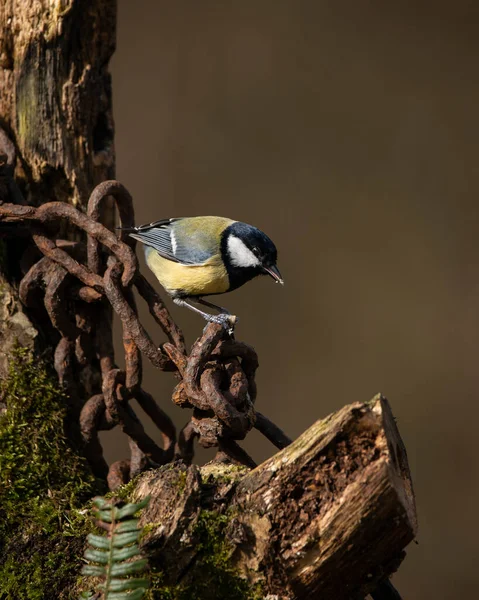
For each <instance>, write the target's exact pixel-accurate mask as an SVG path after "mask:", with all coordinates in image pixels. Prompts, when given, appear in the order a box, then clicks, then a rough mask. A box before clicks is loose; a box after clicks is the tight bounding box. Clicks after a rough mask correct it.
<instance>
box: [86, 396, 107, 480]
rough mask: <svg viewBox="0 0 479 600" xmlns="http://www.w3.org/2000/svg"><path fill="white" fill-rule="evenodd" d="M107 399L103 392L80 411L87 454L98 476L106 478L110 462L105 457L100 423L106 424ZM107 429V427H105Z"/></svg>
mask: <svg viewBox="0 0 479 600" xmlns="http://www.w3.org/2000/svg"><path fill="white" fill-rule="evenodd" d="M104 416H105V401H104V399H103V394H96V395H95V396H92V397H91V398H90V399H89V400H87V402H86V403H85V405H84V406H83V408H82V411H81V413H80V431H81V434H82V437H83V443H84V448H83V451H84V453H85V456H86V458H87V460H88V462H89V463H90V466H91V468H92V471H93V473H94V475H96V477H99V478H101V479H106V478H107V475H108V464H107V462H106V460H105V459H104V457H103V448H102V446H101V444H100V440H99V438H98V432H99V431H100V425H101V423H102V421H103V425H105V419H104ZM103 428H104V429H106V427H103Z"/></svg>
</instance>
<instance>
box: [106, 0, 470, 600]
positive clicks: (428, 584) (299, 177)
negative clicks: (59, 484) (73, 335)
mask: <svg viewBox="0 0 479 600" xmlns="http://www.w3.org/2000/svg"><path fill="white" fill-rule="evenodd" d="M393 4H397V6H393ZM399 4H400V3H384V2H379V1H377V2H334V1H332V0H329V1H326V0H320V1H317V2H305V1H297V2H286V1H282V0H280V1H262V2H254V3H253V2H221V3H220V2H205V1H203V2H164V1H157V2H131V0H120V2H119V7H120V11H119V32H118V50H117V53H116V55H115V57H114V62H113V89H114V108H115V119H116V147H117V157H118V160H117V165H118V169H117V175H118V178H119V179H120V180H121V181H122V182H123V183H124V184H125V185H126V186H127V187H128V188H129V189H130V191H131V192H132V193H133V196H134V198H135V205H136V211H137V222H138V223H143V222H149V221H152V220H155V219H159V218H161V217H169V216H181V215H201V214H213V215H216V214H217V215H224V216H229V217H232V218H235V219H239V220H243V221H247V222H250V223H253V224H255V225H257V226H258V227H260V228H262V229H264V230H265V231H266V232H267V233H268V234H269V235H270V236H271V237H272V238H273V240H274V241H275V242H276V244H277V246H278V248H279V256H280V258H279V266H280V269H281V271H282V273H283V275H284V277H285V279H286V286H285V287H284V288H280V287H279V286H275V285H273V283H272V282H271V280H270V279H266V278H264V279H261V280H256V281H254V282H252V283H250V284H248V285H247V286H245V287H244V288H242V289H241V290H238V291H237V292H235V293H233V294H231V295H230V296H228V297H223V298H221V302H222V303H224V304H225V305H226V306H228V307H229V308H230V309H231V310H232V311H233V312H235V313H236V314H239V315H240V317H241V322H240V325H239V327H238V330H237V337H238V338H240V339H243V340H245V341H247V342H248V343H250V344H252V345H254V346H255V348H256V349H257V351H258V353H259V356H260V361H261V368H260V370H259V373H258V387H259V395H258V405H259V407H260V408H261V410H262V411H264V412H265V413H266V414H268V415H269V416H270V417H271V418H272V419H273V420H274V421H275V422H276V423H278V424H279V425H280V426H281V427H283V428H284V429H285V430H286V431H287V432H288V433H289V434H290V435H291V436H297V435H299V434H300V433H301V432H302V431H303V430H304V429H305V428H307V427H308V426H309V425H310V424H311V423H313V422H314V421H315V420H316V419H318V418H320V417H323V416H325V415H326V414H328V413H329V412H331V411H334V410H337V409H339V408H340V407H341V406H343V405H344V404H347V403H350V402H353V401H356V400H368V399H369V398H370V397H372V396H373V395H374V394H375V393H377V392H379V391H380V392H382V393H383V394H385V395H386V396H387V397H388V398H389V400H390V402H391V404H392V407H393V411H394V413H395V415H396V417H397V419H398V424H399V428H400V431H401V433H402V436H403V438H404V441H405V443H406V446H407V449H408V454H409V460H410V466H411V470H412V473H413V477H414V484H415V490H416V494H417V505H418V511H419V523H420V530H419V536H418V541H419V545H417V546H416V545H414V544H412V545H411V546H410V548H409V550H408V556H407V558H406V561H405V562H404V564H403V566H402V567H401V569H400V571H399V573H398V574H397V575H396V576H395V578H394V582H395V584H396V585H397V587H398V588H399V590H400V591H401V593H402V595H403V597H404V598H405V600H424V599H432V598H434V599H451V600H452V599H456V598H460V597H468V598H472V597H477V595H478V593H479V592H478V589H479V587H478V586H479V569H478V568H477V561H478V557H479V551H478V542H477V537H478V536H477V531H478V526H479V523H478V518H477V506H478V505H479V477H478V460H477V459H478V452H477V443H476V439H475V438H476V432H477V425H476V419H477V417H478V416H479V374H478V369H477V361H478V355H479V319H478V315H479V282H478V273H479V244H478V241H477V238H478V232H479V203H478V198H477V192H478V190H479V168H478V135H479V125H478V105H479V78H478V50H479V37H478V33H479V6H478V5H477V3H474V2H455V3H447V5H446V3H444V8H441V6H440V4H441V3H439V5H438V4H437V3H432V2H430V3H421V2H419V3H417V2H416V3H401V6H399ZM145 273H146V274H147V276H148V277H149V279H150V281H152V282H154V279H153V277H152V276H151V274H150V273H149V272H146V271H145ZM155 285H156V284H155ZM172 311H173V314H174V316H175V318H176V319H177V320H178V322H179V323H180V324H181V325H182V326H183V327H184V329H185V332H186V334H187V337H188V340H189V341H190V342H191V341H193V340H194V339H195V337H197V335H199V333H200V331H201V328H202V327H203V322H202V321H201V320H200V319H199V318H197V317H196V316H194V315H190V314H189V312H188V311H185V310H182V309H178V308H176V307H174V308H173V309H172ZM142 315H143V321H144V322H145V324H146V325H147V326H148V327H149V329H150V331H151V332H152V333H153V334H155V335H156V338H155V339H158V341H161V335H160V332H159V331H158V330H157V328H156V326H155V325H154V324H153V323H152V321H151V320H150V319H149V318H148V316H147V315H146V314H145V312H143V313H142ZM118 341H119V340H118ZM300 356H301V357H302V360H300ZM145 370H146V377H145V387H146V389H148V390H149V391H150V392H152V393H153V394H154V395H155V397H156V398H157V399H158V400H159V401H161V402H162V405H163V406H164V407H165V408H166V409H167V410H168V412H169V413H170V414H171V415H172V416H173V417H174V418H175V421H176V423H177V424H178V425H179V426H181V424H182V423H184V422H185V421H186V419H187V415H186V414H185V413H182V412H181V411H180V410H179V409H176V408H175V407H173V406H172V404H171V402H170V399H169V395H170V392H171V389H172V386H173V384H174V380H173V378H172V377H171V376H170V375H168V374H163V373H158V372H155V370H154V369H153V368H150V366H149V365H146V369H145ZM150 431H152V430H151V429H150ZM155 435H156V434H155ZM106 440H107V443H108V444H109V452H110V455H109V457H110V459H111V458H119V457H122V456H123V455H124V454H126V452H127V447H126V444H124V441H123V440H122V439H121V437H119V436H117V435H114V434H113V437H112V436H108V435H107V436H106ZM245 447H246V448H247V449H248V450H249V451H251V453H252V454H253V456H254V457H255V458H256V459H257V460H261V459H262V458H264V457H266V456H268V455H270V454H271V453H272V452H273V448H272V446H270V445H269V443H268V442H266V441H265V440H263V439H261V438H260V436H259V435H257V434H255V433H252V434H250V436H249V437H248V440H247V441H246V442H245ZM208 457H209V455H208V456H207V458H208ZM200 458H201V459H202V460H204V459H205V455H204V454H203V455H202V456H201V457H200Z"/></svg>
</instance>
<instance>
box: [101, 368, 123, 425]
mask: <svg viewBox="0 0 479 600" xmlns="http://www.w3.org/2000/svg"><path fill="white" fill-rule="evenodd" d="M124 383H125V373H124V372H123V371H122V370H121V369H111V370H110V371H108V373H107V374H106V375H104V376H103V383H102V391H103V398H104V399H105V406H106V409H107V410H108V412H109V413H110V416H111V418H112V419H113V421H114V422H115V423H119V422H120V406H119V401H120V400H119V398H118V388H120V386H123V384H124Z"/></svg>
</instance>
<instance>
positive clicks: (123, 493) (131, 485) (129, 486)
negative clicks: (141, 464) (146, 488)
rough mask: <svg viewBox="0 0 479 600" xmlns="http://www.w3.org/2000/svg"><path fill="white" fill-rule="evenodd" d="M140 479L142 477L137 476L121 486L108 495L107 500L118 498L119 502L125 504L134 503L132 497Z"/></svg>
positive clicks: (106, 495)
mask: <svg viewBox="0 0 479 600" xmlns="http://www.w3.org/2000/svg"><path fill="white" fill-rule="evenodd" d="M139 477H140V475H137V476H136V477H134V478H133V479H132V480H131V481H129V482H128V483H125V485H122V486H120V487H119V488H118V489H116V490H115V491H114V492H108V493H106V494H105V498H107V499H110V498H117V499H118V500H122V501H123V502H127V503H128V502H132V495H133V492H134V491H135V488H136V486H137V484H138V479H139Z"/></svg>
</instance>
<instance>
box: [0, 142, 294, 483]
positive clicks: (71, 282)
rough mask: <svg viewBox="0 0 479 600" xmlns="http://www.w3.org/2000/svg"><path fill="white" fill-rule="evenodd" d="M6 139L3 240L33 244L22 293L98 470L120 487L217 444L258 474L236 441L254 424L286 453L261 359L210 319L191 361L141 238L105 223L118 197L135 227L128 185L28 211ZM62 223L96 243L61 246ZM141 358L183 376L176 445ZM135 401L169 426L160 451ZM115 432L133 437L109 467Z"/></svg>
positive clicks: (112, 184) (126, 222) (1, 169)
mask: <svg viewBox="0 0 479 600" xmlns="http://www.w3.org/2000/svg"><path fill="white" fill-rule="evenodd" d="M5 140H7V141H5ZM8 142H9V141H8V138H5V134H4V133H3V132H2V131H1V130H0V225H1V226H2V229H1V232H0V233H1V234H2V235H3V236H7V237H8V236H16V235H18V228H19V225H20V224H21V228H22V230H24V229H25V228H26V229H27V231H28V232H29V233H30V234H31V238H32V240H33V242H34V244H35V246H32V245H31V244H30V245H27V247H26V250H25V251H24V253H23V256H22V257H21V258H20V259H19V264H20V265H21V267H22V269H23V271H24V276H23V278H22V279H21V282H20V286H19V297H20V299H21V301H22V303H23V304H24V305H25V306H26V307H28V309H29V310H31V311H32V314H34V315H35V317H36V318H37V319H39V320H40V321H41V320H42V319H43V321H45V314H46V316H47V317H48V319H47V322H48V325H49V327H50V331H53V333H52V335H53V336H54V337H55V342H54V345H55V351H54V366H55V370H56V372H57V374H58V378H59V381H60V383H61V384H62V386H64V387H65V389H66V390H67V392H68V397H69V399H70V404H71V405H70V411H71V414H72V415H73V417H74V419H75V420H77V422H78V430H79V435H80V436H81V440H82V443H83V448H84V454H85V456H86V457H87V459H88V461H89V462H90V464H91V467H92V470H93V472H94V473H95V475H96V476H97V477H100V478H103V479H107V481H108V485H109V487H110V489H116V488H117V487H118V486H119V485H121V484H124V483H126V482H127V481H129V480H130V479H131V478H132V477H134V476H135V475H137V474H138V473H140V472H141V471H143V470H144V469H146V468H148V467H150V466H155V465H161V464H165V463H167V462H169V461H171V460H173V459H174V458H175V456H176V457H178V458H182V459H183V460H184V461H186V462H191V460H192V459H193V455H194V441H195V439H196V440H197V441H198V443H199V444H200V445H201V446H203V447H217V448H218V452H217V455H216V458H215V460H233V461H236V462H239V463H241V464H244V465H247V466H250V467H254V466H255V463H254V461H253V459H252V458H251V457H250V456H249V455H248V454H247V453H246V452H245V451H244V450H243V449H242V448H241V446H240V445H239V444H238V443H237V441H238V440H242V439H244V438H245V436H246V435H247V433H248V432H249V431H250V430H251V429H252V428H253V427H254V428H256V429H257V430H258V431H260V432H261V433H262V434H263V435H264V436H265V437H267V438H268V439H269V440H270V441H271V442H272V443H273V444H274V445H275V446H276V447H277V448H284V447H285V446H287V445H288V444H289V443H290V442H291V440H290V439H289V438H288V437H287V436H286V435H285V434H284V433H283V432H282V431H281V430H280V429H279V428H278V427H277V426H276V425H274V423H272V422H271V421H270V420H269V419H268V418H267V417H265V416H264V415H262V414H261V413H259V412H257V411H256V410H255V407H254V402H255V399H256V383H255V373H256V369H257V368H258V358H257V355H256V352H255V351H254V349H253V348H252V347H251V346H248V345H247V344H245V343H242V342H238V341H236V340H234V339H233V338H232V337H230V336H229V335H228V334H227V332H226V331H225V329H224V328H223V327H222V326H221V325H218V324H213V323H210V324H208V325H207V326H206V327H205V329H204V331H203V335H202V336H201V337H200V338H199V339H198V340H197V341H196V342H195V343H194V344H193V347H192V348H191V351H190V353H189V354H188V353H187V349H186V345H185V341H184V337H183V334H182V332H181V330H180V329H179V328H178V326H177V325H176V324H175V322H174V321H173V319H172V318H171V315H170V313H169V311H168V309H167V308H166V306H165V304H164V303H163V300H162V299H161V297H160V296H159V295H158V294H157V292H156V291H155V290H154V289H153V287H152V286H151V285H150V284H149V283H148V281H147V280H146V279H145V278H144V277H143V275H141V273H140V272H139V268H138V262H137V258H136V255H135V244H136V242H135V240H133V239H132V238H130V237H128V236H127V235H126V234H125V233H123V232H120V234H119V236H118V237H117V235H115V234H114V233H112V232H111V231H109V230H108V229H107V228H106V227H105V226H104V225H102V224H101V223H100V221H99V219H100V207H101V204H102V202H103V201H104V199H105V198H107V197H113V199H114V200H115V203H116V207H117V210H118V213H119V216H120V221H121V224H122V226H124V227H130V226H132V225H133V224H134V210H133V200H132V197H131V196H130V194H129V192H128V191H127V190H126V188H125V187H124V186H123V185H122V184H121V183H119V182H118V181H105V182H103V183H101V184H99V185H98V186H97V187H96V188H95V189H94V190H93V192H92V194H91V196H90V199H89V202H88V210H87V214H84V213H82V212H80V211H79V210H77V209H76V208H75V207H73V206H71V205H68V204H65V203H60V202H48V203H46V204H42V205H41V206H39V207H34V206H28V205H26V204H25V202H24V201H23V197H22V195H21V193H20V192H19V190H18V187H17V186H16V184H15V182H14V180H13V165H14V148H13V146H12V145H11V143H10V145H8ZM2 149H3V151H4V154H3V155H2V152H1V151H2ZM4 200H13V202H5V201H4ZM60 221H67V222H68V223H69V224H70V225H73V226H75V227H76V228H77V229H79V230H81V231H82V232H83V234H84V235H85V236H86V244H85V243H82V242H72V241H68V240H61V239H56V236H55V227H58V224H59V222H60ZM35 247H36V248H37V250H36V251H35ZM38 251H39V252H38ZM133 288H136V290H137V292H138V294H139V296H140V297H141V298H143V300H144V301H145V302H146V303H147V305H148V307H149V310H150V313H151V314H152V316H153V317H154V319H155V321H156V322H157V324H158V325H159V326H160V328H161V329H162V331H163V333H164V334H165V335H166V337H167V339H168V341H167V342H165V343H163V344H162V345H160V346H159V347H158V346H157V345H155V343H154V342H153V340H152V339H151V337H150V335H149V334H148V332H147V331H146V330H145V328H144V327H143V325H142V324H141V322H140V320H139V318H138V312H137V307H136V301H135V295H134V293H133ZM113 312H115V313H116V314H117V315H118V317H119V318H120V321H121V324H122V332H123V348H124V363H125V368H124V369H119V368H118V367H117V366H116V363H115V359H114V351H113V341H112V317H113ZM142 354H143V355H145V356H146V357H147V358H148V360H149V361H150V362H151V363H152V364H153V365H154V366H155V367H157V368H158V369H160V370H163V371H172V372H174V373H175V374H176V376H177V377H179V379H180V382H179V383H178V384H177V386H176V388H175V390H174V392H173V396H172V398H173V401H174V402H175V403H176V404H177V405H178V406H180V407H183V408H190V409H192V411H193V412H192V416H191V418H190V421H189V422H188V423H187V425H186V426H185V427H184V428H183V429H182V431H181V432H180V434H179V436H178V442H176V432H175V427H174V425H173V423H172V421H171V419H170V418H169V417H168V416H167V414H166V413H165V412H164V411H163V410H162V409H161V408H160V406H159V405H158V403H157V402H156V401H155V399H154V398H153V396H151V395H150V394H149V393H148V392H147V391H145V390H144V389H143V387H142ZM98 373H99V376H98ZM85 399H86V401H85ZM132 400H136V401H137V402H138V404H139V405H140V407H141V408H142V409H143V411H144V412H145V413H146V414H147V415H148V416H149V417H150V419H151V420H152V421H153V423H154V424H155V425H156V427H157V428H158V429H159V430H160V432H161V435H162V437H163V446H162V447H160V446H158V445H157V443H156V442H155V441H154V440H153V439H152V438H151V437H150V436H149V435H148V434H147V433H146V432H145V430H144V428H143V425H142V424H141V421H140V420H139V418H138V417H137V415H136V414H135V412H134V411H133V409H132V408H131V406H130V402H131V401H132ZM117 426H118V427H120V429H121V430H122V431H123V432H124V433H125V434H126V435H127V437H128V441H129V446H130V459H129V460H127V461H125V460H122V461H117V462H115V463H113V464H112V465H108V464H107V462H106V460H105V458H104V455H103V449H102V446H101V443H100V440H99V432H100V431H105V430H110V429H112V428H114V427H117Z"/></svg>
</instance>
